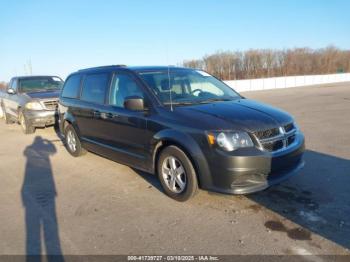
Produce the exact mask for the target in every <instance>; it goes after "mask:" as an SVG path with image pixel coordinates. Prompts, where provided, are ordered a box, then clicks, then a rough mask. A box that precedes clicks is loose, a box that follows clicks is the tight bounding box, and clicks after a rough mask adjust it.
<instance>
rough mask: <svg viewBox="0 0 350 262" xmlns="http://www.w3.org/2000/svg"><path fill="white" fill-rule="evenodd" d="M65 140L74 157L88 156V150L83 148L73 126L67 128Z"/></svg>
mask: <svg viewBox="0 0 350 262" xmlns="http://www.w3.org/2000/svg"><path fill="white" fill-rule="evenodd" d="M64 139H65V146H66V148H67V150H68V152H69V153H70V154H71V155H72V156H74V157H79V156H82V155H84V154H86V150H85V149H84V148H83V147H82V145H81V142H80V140H79V137H78V135H77V133H76V132H75V130H74V127H73V126H72V125H68V126H67V127H66V128H65V130H64Z"/></svg>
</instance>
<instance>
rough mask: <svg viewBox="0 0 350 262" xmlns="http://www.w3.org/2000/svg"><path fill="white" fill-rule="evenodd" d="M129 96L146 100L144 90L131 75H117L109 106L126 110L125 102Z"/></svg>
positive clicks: (113, 83) (114, 79)
mask: <svg viewBox="0 0 350 262" xmlns="http://www.w3.org/2000/svg"><path fill="white" fill-rule="evenodd" d="M128 96H138V97H141V98H144V95H143V92H142V89H141V88H140V86H139V85H138V84H137V83H136V81H135V80H134V79H133V78H132V77H131V76H130V75H127V74H115V76H114V78H113V82H112V87H111V92H110V97H109V104H110V105H113V106H117V107H121V108H124V101H125V98H126V97H128Z"/></svg>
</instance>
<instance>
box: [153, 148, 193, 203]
mask: <svg viewBox="0 0 350 262" xmlns="http://www.w3.org/2000/svg"><path fill="white" fill-rule="evenodd" d="M157 171H158V177H159V180H160V182H161V184H162V187H163V189H164V191H165V193H166V194H167V195H168V196H170V197H171V198H173V199H175V200H177V201H186V200H188V199H190V198H192V197H193V196H194V195H195V194H196V193H197V191H198V181H197V176H196V172H195V170H194V168H193V165H192V162H191V161H190V159H189V158H188V157H187V155H186V154H185V153H184V152H183V151H182V150H181V149H179V148H178V147H176V146H169V147H167V148H165V149H164V150H163V151H162V152H161V154H160V156H159V159H158V162H157Z"/></svg>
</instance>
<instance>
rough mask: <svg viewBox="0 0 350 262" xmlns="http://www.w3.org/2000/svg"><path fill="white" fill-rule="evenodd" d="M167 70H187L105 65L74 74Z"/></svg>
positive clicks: (165, 67)
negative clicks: (121, 70) (117, 70)
mask: <svg viewBox="0 0 350 262" xmlns="http://www.w3.org/2000/svg"><path fill="white" fill-rule="evenodd" d="M168 68H171V69H187V70H189V68H184V67H175V66H126V65H107V66H98V67H91V68H85V69H81V70H78V71H77V72H75V73H81V72H94V71H106V70H108V71H111V70H116V69H119V70H120V69H124V70H130V71H158V70H167V69H168Z"/></svg>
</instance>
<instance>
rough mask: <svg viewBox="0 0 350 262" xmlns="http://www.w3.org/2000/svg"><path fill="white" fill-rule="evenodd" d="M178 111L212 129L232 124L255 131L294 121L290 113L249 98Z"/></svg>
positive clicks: (179, 109) (231, 125)
mask: <svg viewBox="0 0 350 262" xmlns="http://www.w3.org/2000/svg"><path fill="white" fill-rule="evenodd" d="M176 111H177V112H178V113H179V114H181V115H183V117H186V116H188V117H190V118H191V119H194V118H197V119H200V122H207V125H208V126H209V128H210V129H212V130H214V129H216V130H220V129H221V130H222V129H224V128H227V125H226V124H230V128H232V129H233V130H244V131H248V132H255V131H258V130H266V129H271V128H275V127H278V126H281V125H284V124H287V123H290V122H292V121H293V118H292V117H291V116H290V115H289V114H288V113H286V112H284V111H282V110H279V109H276V108H273V107H271V106H268V105H265V104H263V103H260V102H256V101H253V100H249V99H239V100H235V101H227V102H215V103H211V104H200V105H192V106H184V107H177V108H176ZM195 115H196V116H195ZM222 122H225V125H222Z"/></svg>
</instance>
